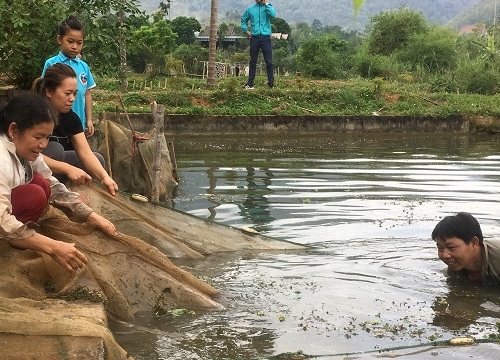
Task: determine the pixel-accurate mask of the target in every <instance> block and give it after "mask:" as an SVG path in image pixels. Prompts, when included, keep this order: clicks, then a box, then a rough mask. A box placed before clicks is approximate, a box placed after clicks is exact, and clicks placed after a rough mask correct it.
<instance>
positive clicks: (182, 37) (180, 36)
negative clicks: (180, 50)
mask: <svg viewBox="0 0 500 360" xmlns="http://www.w3.org/2000/svg"><path fill="white" fill-rule="evenodd" d="M170 26H171V27H172V30H173V31H174V33H176V34H177V40H176V43H177V45H181V44H187V45H190V44H192V43H194V42H195V41H196V36H195V35H194V32H195V31H200V30H201V24H200V22H199V21H198V20H196V19H195V18H194V17H186V16H178V17H176V18H175V19H174V20H172V22H171V23H170Z"/></svg>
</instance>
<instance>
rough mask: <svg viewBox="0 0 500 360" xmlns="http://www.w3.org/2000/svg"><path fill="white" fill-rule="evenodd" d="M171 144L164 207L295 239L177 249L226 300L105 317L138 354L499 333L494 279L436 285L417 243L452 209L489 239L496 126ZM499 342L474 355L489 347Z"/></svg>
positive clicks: (200, 354) (249, 352)
mask: <svg viewBox="0 0 500 360" xmlns="http://www.w3.org/2000/svg"><path fill="white" fill-rule="evenodd" d="M173 141H174V144H175V151H176V157H177V165H178V167H179V173H180V176H181V180H180V185H179V187H178V189H177V191H176V194H175V195H174V197H173V199H172V201H171V202H170V203H169V206H171V207H173V208H175V209H177V210H181V211H185V212H188V213H191V214H193V215H196V216H198V217H200V218H203V219H210V220H213V221H216V222H219V223H223V224H227V225H231V226H236V227H243V226H245V227H251V228H253V229H255V230H257V231H259V232H261V233H262V234H265V235H268V236H272V237H276V238H280V239H284V240H288V241H292V242H296V243H300V244H305V245H308V246H309V248H308V249H307V250H304V251H290V252H286V251H282V252H253V253H230V254H216V255H213V256H210V257H208V258H207V259H205V260H203V261H196V262H189V261H184V262H181V261H177V260H176V261H175V262H176V263H177V264H178V265H180V266H182V267H184V268H186V269H187V270H188V271H190V272H192V273H194V274H195V275H197V276H200V277H203V279H205V280H206V281H207V282H209V283H211V284H212V285H213V286H215V287H216V288H217V289H219V290H221V291H222V292H223V294H224V296H223V297H222V298H221V299H219V301H220V302H221V303H222V304H224V305H225V307H226V308H225V309H224V310H222V311H216V312H201V313H200V312H195V313H187V314H184V315H182V316H173V315H172V314H166V315H154V314H144V316H141V317H139V318H138V319H137V321H136V322H135V323H134V324H124V323H114V324H113V325H112V330H113V331H114V333H115V336H116V339H117V340H118V342H119V343H120V344H121V345H122V346H123V347H124V348H125V349H126V350H127V351H129V352H130V353H131V355H133V356H134V357H135V358H136V359H179V360H180V359H183V360H184V359H265V358H271V357H273V356H277V355H279V354H281V355H282V357H280V358H291V357H284V354H285V353H291V352H298V351H301V352H303V353H304V354H308V355H310V356H314V358H321V359H328V358H332V359H334V358H335V359H336V358H338V357H342V358H346V357H345V356H347V355H346V354H355V353H358V352H360V353H361V355H364V356H368V355H369V354H371V353H376V352H377V350H380V349H389V348H397V347H412V346H419V345H421V344H428V343H430V342H431V341H433V340H438V341H439V340H447V339H450V338H453V337H456V336H460V335H464V334H465V335H470V336H474V337H476V338H485V337H488V336H489V335H490V334H498V330H499V329H498V327H497V322H499V321H500V290H499V289H494V288H488V287H484V286H483V287H481V286H473V285H471V284H465V283H453V282H449V281H447V279H446V277H445V265H444V264H443V263H442V262H441V261H440V260H439V259H437V251H436V248H435V244H434V242H433V241H432V240H431V239H430V234H431V232H432V229H433V228H434V226H435V224H436V223H437V222H438V221H439V220H440V219H441V218H442V217H444V216H446V215H451V214H455V213H457V212H459V211H467V212H470V213H472V214H473V215H474V216H476V217H477V218H478V220H479V222H480V223H481V226H482V229H483V233H484V235H485V237H498V236H500V226H499V224H498V216H499V215H498V213H499V212H498V209H499V201H500V141H498V138H497V136H486V135H482V136H479V135H477V136H469V135H453V134H402V133H390V134H363V135H359V134H357V135H353V134H302V135H300V136H298V135H290V134H280V135H269V136H267V135H241V134H239V135H210V136H187V135H184V136H179V135H176V136H175V137H174V138H173ZM228 241H230V239H228ZM499 351H500V347H498V346H493V347H486V348H483V352H482V353H477V352H476V353H475V355H474V356H475V358H476V359H490V358H498V356H500V355H499ZM495 354H496V355H495ZM437 355H438V354H436V353H432V354H431V355H429V356H431V357H432V356H434V357H436V356H437ZM448 355H449V354H448ZM448 355H447V356H448ZM453 356H455V357H454V358H461V357H460V354H459V353H457V351H455V350H454V352H453ZM462 356H463V358H464V359H465V358H470V354H468V355H467V354H462ZM416 358H418V359H420V358H424V357H423V356H420V357H416Z"/></svg>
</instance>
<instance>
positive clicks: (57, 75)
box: [31, 63, 76, 96]
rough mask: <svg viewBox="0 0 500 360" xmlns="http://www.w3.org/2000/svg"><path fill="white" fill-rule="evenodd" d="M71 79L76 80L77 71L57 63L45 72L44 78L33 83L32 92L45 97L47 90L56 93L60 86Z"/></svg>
mask: <svg viewBox="0 0 500 360" xmlns="http://www.w3.org/2000/svg"><path fill="white" fill-rule="evenodd" d="M70 77H72V78H75V79H76V73H75V70H73V69H72V68H71V67H70V66H68V65H66V64H63V63H57V64H54V65H51V66H49V67H48V68H47V70H45V74H44V75H43V77H40V78H38V79H36V80H35V81H34V82H33V85H32V86H31V90H33V91H34V92H36V93H38V94H40V95H42V96H45V90H49V92H54V91H55V90H56V89H57V88H58V87H59V86H61V84H62V82H63V81H64V80H65V79H67V78H70Z"/></svg>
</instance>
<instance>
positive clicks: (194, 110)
mask: <svg viewBox="0 0 500 360" xmlns="http://www.w3.org/2000/svg"><path fill="white" fill-rule="evenodd" d="M245 80H246V79H245V78H244V77H239V78H235V77H232V78H220V79H218V80H217V85H216V86H215V87H213V88H210V87H208V86H207V83H206V80H203V79H191V78H157V79H154V80H147V79H145V78H143V77H132V78H130V80H129V83H128V84H129V85H128V91H127V92H126V93H123V94H122V95H121V96H122V98H123V100H124V103H125V105H126V107H127V111H129V112H150V105H149V104H150V103H151V102H152V101H156V102H157V103H159V104H162V105H164V106H165V112H166V113H171V114H195V115H202V114H205V115H234V116H238V115H273V114H275V115H307V114H314V115H370V114H373V115H377V114H378V115H406V116H423V115H435V116H450V115H476V116H493V117H500V95H477V94H455V93H439V92H431V91H430V90H429V88H428V86H427V85H426V84H418V83H412V82H407V81H404V80H402V81H399V82H388V81H384V80H382V79H374V80H364V79H355V80H350V81H334V80H310V79H304V78H301V77H300V76H289V77H280V78H278V79H277V82H276V87H275V88H274V89H269V88H268V87H267V86H266V85H265V84H266V83H265V81H266V80H265V78H260V77H258V78H257V80H256V85H255V90H243V88H242V87H243V84H244V82H245ZM97 84H98V87H97V88H96V89H94V90H93V98H94V112H96V113H99V112H102V111H115V110H116V108H117V107H118V108H120V101H119V94H120V93H119V92H118V80H117V79H113V78H98V79H97Z"/></svg>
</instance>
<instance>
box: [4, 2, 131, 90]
mask: <svg viewBox="0 0 500 360" xmlns="http://www.w3.org/2000/svg"><path fill="white" fill-rule="evenodd" d="M3 4H4V5H2V6H0V19H1V21H0V58H1V59H2V72H4V73H5V74H6V75H7V77H8V78H9V79H10V82H11V83H13V84H15V85H17V86H18V87H20V88H21V89H28V88H29V87H30V86H31V83H32V81H33V80H34V79H35V78H37V77H38V76H40V74H41V72H42V69H43V64H44V62H45V60H46V59H47V58H49V57H51V56H53V55H55V54H56V53H57V51H58V45H57V42H56V35H57V34H56V30H57V28H58V26H59V24H60V23H61V21H62V20H64V19H65V18H66V17H67V16H68V15H69V14H76V15H77V17H78V18H79V19H80V21H81V22H82V23H83V25H84V27H85V43H84V53H85V60H86V61H88V62H89V64H90V66H91V68H92V71H93V72H94V73H101V74H103V73H109V72H114V73H116V71H117V69H118V65H119V61H118V41H119V39H120V36H121V35H123V34H124V33H125V32H126V30H127V16H134V15H138V14H139V10H138V9H137V1H136V0H90V1H87V0H85V1H84V0H69V1H62V0H41V1H35V0H21V1H14V0H4V1H3ZM35 9H36V10H35ZM118 12H120V14H123V18H119V17H118V16H117V15H116V14H117V13H118ZM121 19H123V21H122V20H121ZM103 49H105V51H103Z"/></svg>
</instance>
